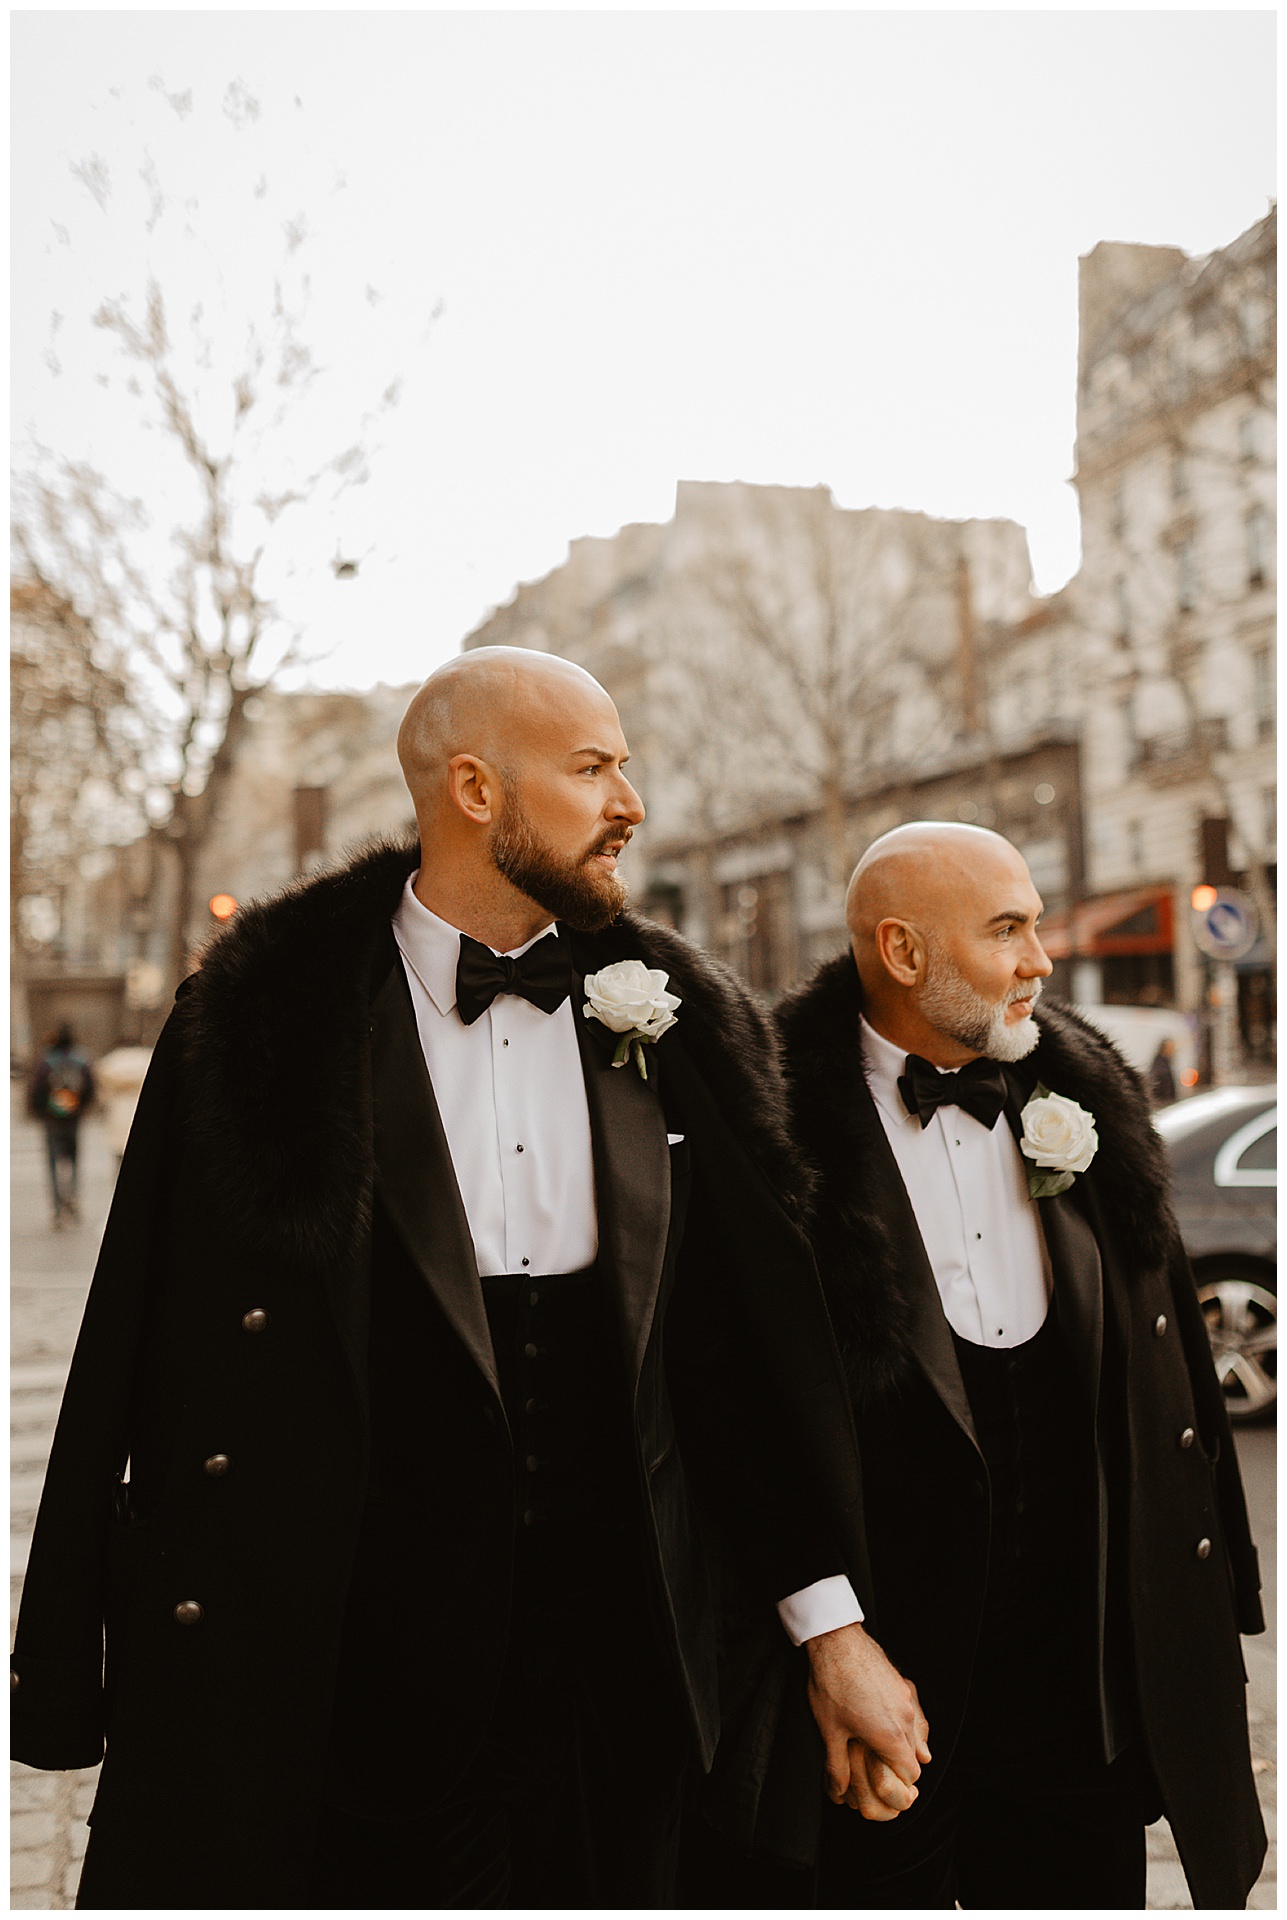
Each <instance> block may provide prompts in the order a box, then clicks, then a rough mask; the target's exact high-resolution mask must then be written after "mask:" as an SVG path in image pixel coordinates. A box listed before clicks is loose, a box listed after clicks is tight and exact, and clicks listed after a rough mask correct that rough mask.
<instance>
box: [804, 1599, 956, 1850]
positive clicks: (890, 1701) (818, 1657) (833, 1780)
mask: <svg viewBox="0 0 1287 1920" xmlns="http://www.w3.org/2000/svg"><path fill="white" fill-rule="evenodd" d="M805 1645H806V1646H807V1648H808V1652H809V1705H810V1706H811V1707H812V1708H813V1717H814V1719H815V1720H816V1721H817V1723H818V1731H819V1733H820V1734H821V1735H822V1744H823V1747H824V1748H825V1750H826V1772H827V1792H828V1794H829V1795H830V1797H831V1799H832V1800H833V1801H834V1802H835V1803H836V1805H837V1806H839V1805H841V1804H842V1803H845V1804H847V1805H849V1806H852V1807H856V1808H857V1810H858V1811H859V1812H860V1813H861V1814H863V1816H864V1817H865V1818H866V1819H868V1820H877V1819H880V1820H889V1819H893V1817H894V1815H895V1814H897V1813H902V1812H904V1811H905V1809H906V1808H907V1807H909V1806H910V1805H911V1804H912V1801H913V1800H914V1799H915V1798H916V1781H917V1780H918V1779H919V1778H920V1771H921V1768H922V1766H924V1765H925V1764H926V1763H927V1762H928V1760H929V1757H930V1750H929V1745H928V1739H929V1723H928V1722H927V1720H926V1718H925V1715H924V1714H923V1713H922V1712H921V1703H920V1701H919V1700H918V1699H917V1697H916V1689H915V1687H914V1686H913V1685H912V1683H911V1681H910V1680H904V1678H903V1676H902V1674H901V1673H899V1671H898V1669H897V1668H896V1667H894V1666H891V1664H890V1662H889V1661H888V1660H887V1659H886V1658H885V1655H884V1654H883V1653H882V1652H881V1650H880V1648H879V1647H878V1646H877V1645H876V1642H875V1641H874V1640H872V1639H869V1637H868V1636H867V1634H866V1633H864V1631H863V1629H862V1627H861V1626H860V1625H859V1624H858V1623H857V1622H856V1621H855V1623H854V1624H853V1625H852V1626H848V1627H837V1628H836V1629H835V1631H834V1632H833V1633H820V1634H818V1635H817V1636H816V1637H815V1638H814V1639H812V1640H808V1641H806V1642H805ZM851 1742H852V1745H851ZM878 1809H883V1810H878Z"/></svg>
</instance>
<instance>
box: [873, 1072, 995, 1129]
mask: <svg viewBox="0 0 1287 1920" xmlns="http://www.w3.org/2000/svg"><path fill="white" fill-rule="evenodd" d="M898 1091H899V1092H900V1093H901V1094H902V1096H903V1105H904V1106H905V1107H906V1108H907V1111H908V1113H914V1114H919V1116H920V1122H921V1126H922V1128H924V1127H927V1126H928V1125H929V1123H930V1121H931V1120H932V1119H933V1117H934V1115H935V1113H936V1112H937V1110H938V1109H939V1107H964V1109H965V1111H966V1112H967V1113H972V1114H973V1115H974V1117H975V1119H976V1120H981V1121H982V1122H983V1125H984V1126H985V1127H995V1125H996V1123H997V1116H998V1114H999V1113H1000V1111H1001V1109H1002V1107H1003V1106H1004V1105H1005V1096H1006V1084H1005V1075H1004V1073H1002V1071H1001V1068H1000V1066H999V1065H998V1063H997V1062H996V1061H995V1060H971V1062H970V1064H969V1066H968V1067H962V1068H961V1071H960V1072H959V1073H940V1072H939V1070H938V1068H937V1067H934V1066H931V1065H930V1063H929V1061H928V1060H922V1059H921V1056H920V1055H919V1053H909V1054H908V1056H907V1072H906V1073H905V1074H904V1075H903V1076H902V1078H901V1079H900V1081H899V1082H898Z"/></svg>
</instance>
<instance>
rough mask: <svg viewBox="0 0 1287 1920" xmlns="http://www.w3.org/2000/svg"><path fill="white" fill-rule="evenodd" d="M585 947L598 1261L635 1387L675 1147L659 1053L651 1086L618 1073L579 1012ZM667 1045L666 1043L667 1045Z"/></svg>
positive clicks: (582, 1032)
mask: <svg viewBox="0 0 1287 1920" xmlns="http://www.w3.org/2000/svg"><path fill="white" fill-rule="evenodd" d="M579 947H580V942H579V941H575V940H574V942H573V951H574V953H576V954H577V980H576V984H575V986H574V987H573V991H572V1007H573V1012H574V1014H575V1016H576V1031H577V1040H578V1043H579V1045H580V1048H581V1067H582V1071H583V1072H584V1074H585V1093H586V1102H587V1104H588V1106H589V1109H590V1137H591V1140H592V1141H593V1145H594V1190H595V1206H596V1209H597V1212H598V1217H599V1260H600V1262H601V1263H602V1264H603V1266H604V1267H605V1268H606V1270H607V1273H608V1275H609V1276H610V1280H611V1283H612V1285H613V1286H614V1287H615V1290H616V1294H617V1300H618V1305H619V1311H620V1314H621V1321H622V1329H623V1333H624V1337H625V1348H626V1354H627V1356H628V1358H629V1360H630V1363H631V1366H632V1368H633V1379H632V1384H633V1380H637V1379H638V1377H639V1369H640V1368H641V1366H642V1365H643V1357H644V1351H645V1349H646V1347H647V1345H648V1336H649V1334H650V1332H651V1331H652V1318H653V1313H654V1311H655V1309H656V1305H657V1295H658V1293H659V1291H660V1289H661V1279H662V1268H663V1263H664V1261H665V1255H666V1237H667V1234H668V1233H669V1230H670V1148H669V1146H668V1144H667V1141H666V1116H665V1113H664V1112H663V1110H662V1104H661V1095H660V1091H659V1087H658V1074H659V1071H660V1069H659V1064H658V1061H657V1051H656V1049H655V1048H653V1047H646V1048H645V1049H644V1052H645V1056H646V1058H647V1062H648V1078H647V1080H644V1079H643V1078H642V1077H641V1075H640V1073H639V1070H638V1068H637V1067H636V1065H635V1063H634V1060H633V1058H629V1059H627V1060H626V1061H625V1063H624V1065H622V1066H620V1067H614V1066H613V1064H612V1051H613V1043H614V1041H615V1035H610V1034H608V1033H607V1031H606V1030H605V1029H604V1028H603V1027H602V1026H601V1025H600V1023H599V1022H598V1021H595V1020H593V1019H586V1018H585V1017H584V1015H583V1013H582V1011H581V1010H582V1008H583V1006H584V1005H585V997H584V995H583V993H582V991H581V978H582V977H583V972H584V971H585V969H583V967H582V964H581V962H582V958H583V957H584V956H583V955H582V954H580V953H579V952H578V948H579ZM589 970H590V971H593V968H591V969H589ZM681 1018H682V1015H681ZM596 1028H597V1029H598V1031H597V1032H596V1031H594V1029H596ZM661 1044H662V1045H664V1044H665V1041H664V1039H663V1041H662V1043H661Z"/></svg>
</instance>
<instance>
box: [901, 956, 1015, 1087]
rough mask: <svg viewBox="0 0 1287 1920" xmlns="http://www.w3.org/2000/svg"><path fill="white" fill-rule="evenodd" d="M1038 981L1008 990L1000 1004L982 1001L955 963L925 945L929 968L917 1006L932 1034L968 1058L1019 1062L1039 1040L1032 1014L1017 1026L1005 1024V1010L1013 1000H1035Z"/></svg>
mask: <svg viewBox="0 0 1287 1920" xmlns="http://www.w3.org/2000/svg"><path fill="white" fill-rule="evenodd" d="M1040 992H1041V982H1040V981H1039V980H1032V981H1025V982H1024V983H1023V985H1022V987H1019V986H1016V987H1013V988H1011V990H1010V992H1009V993H1007V994H1006V996H1005V998H1004V999H1003V1000H985V999H984V997H983V995H982V994H981V993H976V992H975V990H974V988H973V987H972V986H971V985H970V983H969V981H968V980H966V979H965V978H964V976H963V975H962V973H961V971H960V969H959V968H958V967H957V965H956V963H955V961H954V960H952V959H950V958H949V956H948V955H947V953H946V952H944V950H943V948H942V946H941V945H940V944H939V943H938V942H937V941H934V940H931V941H930V942H929V967H928V971H927V973H926V976H925V985H924V986H923V987H922V988H921V991H920V993H919V995H918V996H917V1001H916V1005H917V1008H918V1010H919V1012H920V1014H921V1015H922V1017H923V1018H924V1019H925V1020H927V1021H928V1022H929V1024H930V1026H932V1027H933V1028H934V1029H935V1030H936V1031H937V1032H939V1033H941V1034H944V1035H945V1036H946V1037H947V1038H948V1039H949V1040H955V1041H956V1043H957V1045H958V1046H961V1047H968V1048H969V1049H970V1052H971V1053H979V1054H982V1055H983V1056H984V1057H985V1058H986V1059H988V1060H1023V1059H1025V1058H1026V1057H1027V1055H1028V1054H1030V1053H1031V1052H1032V1049H1033V1048H1034V1047H1035V1046H1036V1044H1037V1042H1038V1040H1040V1038H1041V1029H1040V1028H1039V1027H1038V1025H1037V1023H1036V1021H1035V1020H1034V1019H1033V1017H1032V1015H1031V1014H1029V1015H1028V1017H1027V1019H1026V1020H1021V1021H1020V1022H1019V1024H1018V1026H1017V1027H1011V1026H1007V1025H1006V1017H1005V1016H1006V1008H1007V1007H1009V1006H1011V1005H1012V1004H1013V1003H1014V1002H1015V1001H1016V1000H1027V999H1032V998H1035V997H1036V995H1037V994H1039V993H1040Z"/></svg>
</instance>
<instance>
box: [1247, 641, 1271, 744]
mask: <svg viewBox="0 0 1287 1920" xmlns="http://www.w3.org/2000/svg"><path fill="white" fill-rule="evenodd" d="M1251 705H1252V711H1253V712H1254V714H1255V716H1256V738H1257V739H1258V740H1270V739H1272V738H1273V732H1274V650H1273V648H1272V647H1271V646H1263V647H1253V648H1252V649H1251Z"/></svg>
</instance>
